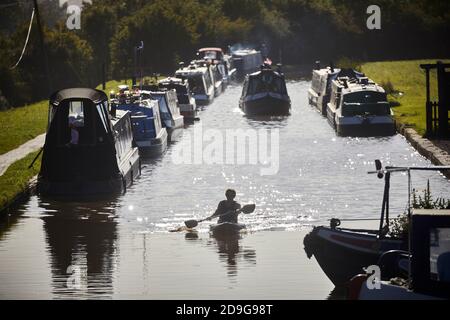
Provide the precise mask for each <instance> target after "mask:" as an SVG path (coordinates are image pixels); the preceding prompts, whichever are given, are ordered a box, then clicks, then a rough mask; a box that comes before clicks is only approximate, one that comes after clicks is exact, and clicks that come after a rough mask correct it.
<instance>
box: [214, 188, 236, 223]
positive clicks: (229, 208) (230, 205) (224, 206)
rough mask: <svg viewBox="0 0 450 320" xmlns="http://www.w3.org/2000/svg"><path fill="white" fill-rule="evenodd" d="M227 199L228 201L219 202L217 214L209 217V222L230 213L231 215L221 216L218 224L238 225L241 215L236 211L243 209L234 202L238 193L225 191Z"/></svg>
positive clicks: (230, 190)
mask: <svg viewBox="0 0 450 320" xmlns="http://www.w3.org/2000/svg"><path fill="white" fill-rule="evenodd" d="M225 197H226V198H227V200H222V201H220V202H219V205H218V206H217V210H216V212H214V214H213V215H212V216H211V217H209V220H211V219H214V218H217V217H219V216H220V215H222V214H224V213H227V212H230V213H229V214H226V215H223V216H220V217H219V221H218V223H222V222H232V223H237V222H238V215H239V213H237V212H236V211H237V210H239V209H240V208H241V205H240V204H239V203H237V202H236V201H234V198H235V197H236V191H234V190H233V189H228V190H227V191H225Z"/></svg>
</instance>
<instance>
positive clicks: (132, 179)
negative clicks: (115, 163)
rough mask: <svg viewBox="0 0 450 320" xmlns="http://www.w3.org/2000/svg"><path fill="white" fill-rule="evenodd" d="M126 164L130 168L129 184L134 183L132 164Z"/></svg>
mask: <svg viewBox="0 0 450 320" xmlns="http://www.w3.org/2000/svg"><path fill="white" fill-rule="evenodd" d="M128 163H129V164H130V168H131V171H130V174H131V177H130V181H131V183H133V182H134V172H133V164H132V163H131V161H128Z"/></svg>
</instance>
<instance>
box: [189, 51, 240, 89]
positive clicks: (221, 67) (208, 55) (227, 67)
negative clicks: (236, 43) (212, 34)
mask: <svg viewBox="0 0 450 320" xmlns="http://www.w3.org/2000/svg"><path fill="white" fill-rule="evenodd" d="M197 55H198V56H199V57H200V58H202V59H203V60H205V61H211V63H212V64H213V65H216V66H217V69H218V72H219V73H220V75H221V77H222V87H223V89H225V88H226V87H227V86H228V85H229V84H230V82H231V81H232V80H234V78H235V76H236V68H235V67H234V65H233V64H232V59H231V56H229V55H227V54H225V53H224V52H223V50H222V49H221V48H201V49H199V50H198V52H197Z"/></svg>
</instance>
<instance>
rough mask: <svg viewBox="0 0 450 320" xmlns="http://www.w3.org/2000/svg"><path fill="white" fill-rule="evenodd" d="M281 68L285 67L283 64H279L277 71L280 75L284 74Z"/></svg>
mask: <svg viewBox="0 0 450 320" xmlns="http://www.w3.org/2000/svg"><path fill="white" fill-rule="evenodd" d="M281 67H283V65H282V64H281V63H277V71H278V72H279V73H283V71H282V70H281Z"/></svg>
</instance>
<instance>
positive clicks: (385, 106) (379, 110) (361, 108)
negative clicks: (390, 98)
mask: <svg viewBox="0 0 450 320" xmlns="http://www.w3.org/2000/svg"><path fill="white" fill-rule="evenodd" d="M390 114H391V109H390V105H389V103H388V102H380V103H347V102H343V104H342V115H343V116H344V117H353V116H363V115H373V116H388V115H390Z"/></svg>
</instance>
